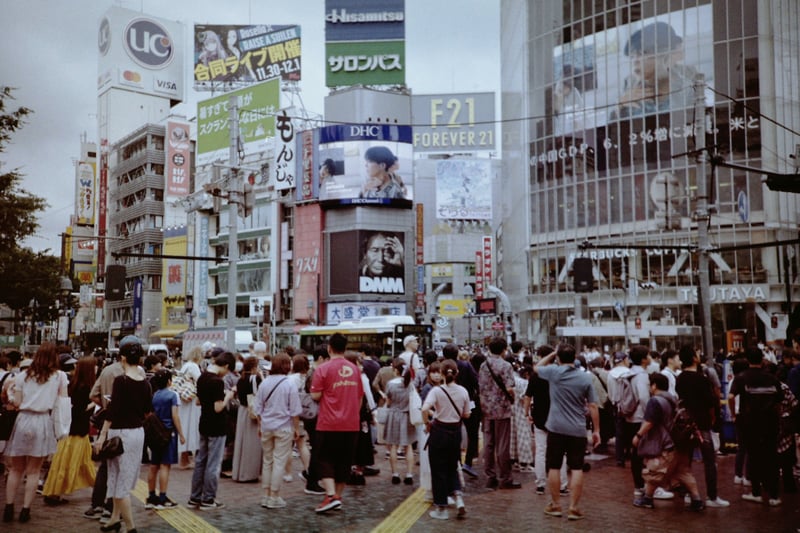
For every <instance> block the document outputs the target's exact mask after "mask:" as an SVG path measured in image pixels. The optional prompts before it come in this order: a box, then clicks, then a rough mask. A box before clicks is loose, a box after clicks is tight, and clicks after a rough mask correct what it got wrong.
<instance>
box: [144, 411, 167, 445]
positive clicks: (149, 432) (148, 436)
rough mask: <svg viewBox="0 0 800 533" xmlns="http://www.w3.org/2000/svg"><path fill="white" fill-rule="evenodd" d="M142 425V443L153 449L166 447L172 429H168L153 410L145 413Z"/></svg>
mask: <svg viewBox="0 0 800 533" xmlns="http://www.w3.org/2000/svg"><path fill="white" fill-rule="evenodd" d="M142 427H143V428H144V443H145V445H147V446H148V447H149V448H151V449H153V450H161V449H164V448H166V447H167V445H169V443H170V441H171V440H172V430H171V429H168V428H167V426H166V425H164V422H163V421H162V420H161V419H160V418H159V417H158V415H156V414H155V412H153V411H151V412H149V413H147V414H146V415H145V417H144V420H143V421H142Z"/></svg>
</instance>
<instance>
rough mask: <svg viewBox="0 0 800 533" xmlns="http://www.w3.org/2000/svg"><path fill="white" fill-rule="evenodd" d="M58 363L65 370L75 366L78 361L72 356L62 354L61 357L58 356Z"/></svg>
mask: <svg viewBox="0 0 800 533" xmlns="http://www.w3.org/2000/svg"><path fill="white" fill-rule="evenodd" d="M58 362H59V364H60V365H61V367H62V368H63V367H65V366H67V365H74V364H75V363H77V362H78V360H77V359H75V358H74V357H72V354H69V353H62V354H61V355H59V356H58Z"/></svg>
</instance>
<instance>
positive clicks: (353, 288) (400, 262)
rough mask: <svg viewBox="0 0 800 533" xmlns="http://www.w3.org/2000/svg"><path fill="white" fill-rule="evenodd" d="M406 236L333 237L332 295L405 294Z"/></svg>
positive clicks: (347, 233)
mask: <svg viewBox="0 0 800 533" xmlns="http://www.w3.org/2000/svg"><path fill="white" fill-rule="evenodd" d="M405 244H406V242H405V234H404V233H403V232H395V231H372V230H370V231H367V230H354V231H341V232H337V233H331V234H330V240H329V247H328V250H330V254H329V255H330V294H331V295H336V294H358V293H361V294H364V293H372V294H396V295H403V294H405V292H406V290H405V277H406V276H405V274H406V268H405V263H406V257H405V256H406V254H405Z"/></svg>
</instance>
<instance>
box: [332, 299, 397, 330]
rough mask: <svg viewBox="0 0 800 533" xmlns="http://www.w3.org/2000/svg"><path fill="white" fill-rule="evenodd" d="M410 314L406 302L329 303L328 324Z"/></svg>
mask: <svg viewBox="0 0 800 533" xmlns="http://www.w3.org/2000/svg"><path fill="white" fill-rule="evenodd" d="M405 314H408V311H406V304H405V302H328V305H327V312H326V317H327V321H326V324H329V325H333V324H338V323H339V322H341V321H343V320H361V319H362V318H365V317H371V316H386V315H389V316H400V315H405Z"/></svg>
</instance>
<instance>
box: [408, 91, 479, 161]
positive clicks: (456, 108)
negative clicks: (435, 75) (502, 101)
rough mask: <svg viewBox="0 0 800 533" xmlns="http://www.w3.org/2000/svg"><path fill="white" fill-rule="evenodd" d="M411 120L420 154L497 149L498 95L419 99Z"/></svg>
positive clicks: (414, 99) (415, 99) (413, 102)
mask: <svg viewBox="0 0 800 533" xmlns="http://www.w3.org/2000/svg"><path fill="white" fill-rule="evenodd" d="M411 117H412V122H413V123H414V150H415V151H417V152H464V151H467V152H472V151H475V150H494V149H495V135H494V130H495V122H494V120H495V119H494V93H466V94H427V95H415V96H412V97H411Z"/></svg>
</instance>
